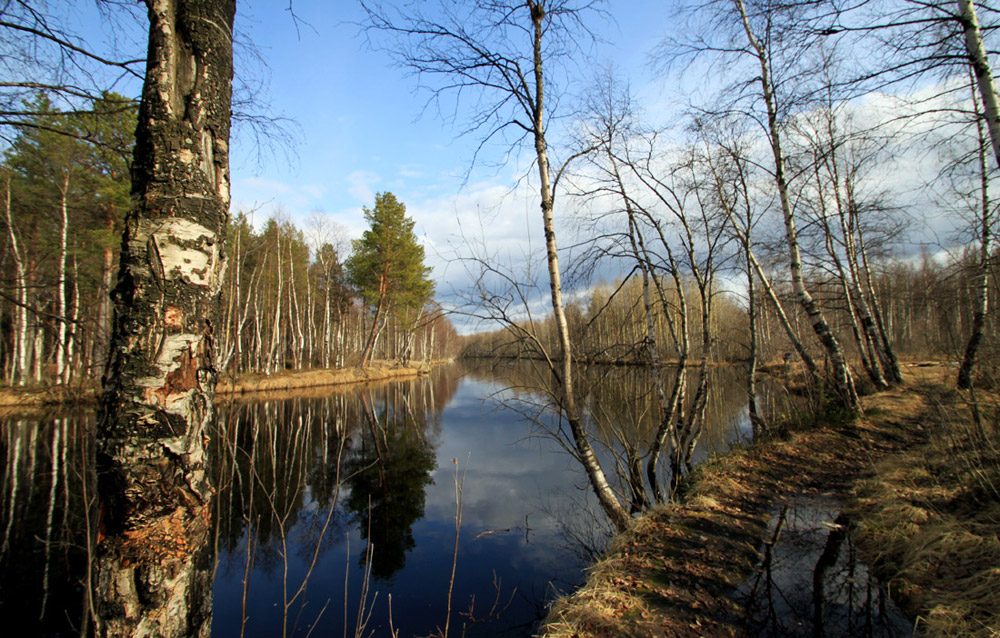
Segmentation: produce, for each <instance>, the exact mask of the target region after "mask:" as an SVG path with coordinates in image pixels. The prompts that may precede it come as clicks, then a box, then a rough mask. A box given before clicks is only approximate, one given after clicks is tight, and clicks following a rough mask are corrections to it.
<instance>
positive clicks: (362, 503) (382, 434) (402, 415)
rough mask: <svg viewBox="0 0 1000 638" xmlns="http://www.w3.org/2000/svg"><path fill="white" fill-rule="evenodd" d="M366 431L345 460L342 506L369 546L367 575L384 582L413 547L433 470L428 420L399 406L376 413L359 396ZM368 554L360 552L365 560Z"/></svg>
mask: <svg viewBox="0 0 1000 638" xmlns="http://www.w3.org/2000/svg"><path fill="white" fill-rule="evenodd" d="M362 403H363V405H364V413H365V421H366V422H367V425H368V429H367V431H365V432H363V433H362V435H361V444H360V445H359V446H358V447H357V448H356V449H355V451H354V453H353V454H352V456H351V458H350V459H349V460H348V461H347V467H346V474H347V475H348V476H349V477H350V478H348V479H347V485H348V486H349V487H350V492H349V494H348V497H347V502H346V504H345V505H346V507H347V510H348V511H349V512H351V514H352V515H353V520H354V522H355V523H356V524H357V525H358V528H359V530H360V531H361V536H362V538H364V539H366V540H367V541H368V542H369V543H370V544H372V545H373V551H372V552H371V562H372V565H371V574H372V576H374V577H375V578H376V579H381V580H387V579H389V578H391V577H392V575H393V574H394V573H396V571H398V570H399V569H400V568H402V567H403V565H404V564H405V563H406V553H407V552H408V551H410V550H411V549H413V546H414V542H413V531H412V527H413V523H414V522H415V521H416V520H417V519H419V518H421V517H423V515H424V502H425V495H424V488H425V487H426V486H427V485H429V484H430V483H431V470H433V469H434V468H435V467H436V462H437V459H436V457H435V454H434V447H433V446H432V445H431V444H430V443H428V441H427V439H426V438H425V436H424V434H425V433H424V429H425V427H426V422H423V423H422V422H421V420H420V418H419V417H418V413H414V412H413V411H412V410H410V409H409V408H410V405H409V403H406V402H403V403H402V405H399V404H397V405H396V406H394V407H392V406H390V405H389V403H388V402H384V403H382V406H381V408H380V409H376V408H375V406H374V404H373V403H372V402H371V401H370V400H369V398H368V397H367V396H365V395H362ZM368 555H369V554H368V553H367V552H366V553H365V554H362V560H364V559H365V558H366V557H367V556H368Z"/></svg>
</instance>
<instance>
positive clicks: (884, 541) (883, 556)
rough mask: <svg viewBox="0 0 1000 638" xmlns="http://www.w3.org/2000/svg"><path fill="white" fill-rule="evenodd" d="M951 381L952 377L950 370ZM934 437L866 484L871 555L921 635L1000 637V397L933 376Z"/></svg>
mask: <svg viewBox="0 0 1000 638" xmlns="http://www.w3.org/2000/svg"><path fill="white" fill-rule="evenodd" d="M948 381H951V379H950V378H949V379H948ZM918 390H919V391H920V392H922V393H923V394H924V396H925V399H926V403H927V409H926V410H925V412H924V419H925V420H924V427H925V428H926V430H927V432H928V439H927V441H926V442H925V443H924V444H922V445H920V446H918V447H915V448H913V449H911V450H908V451H906V452H903V453H901V454H897V455H893V456H892V457H889V458H887V459H885V460H883V461H882V462H881V463H879V464H878V465H877V466H876V468H875V471H874V472H873V473H872V475H871V476H869V477H867V478H865V479H864V480H862V481H860V482H859V483H858V485H857V499H856V502H855V507H856V509H857V511H858V513H859V514H860V518H861V524H860V526H859V535H860V541H861V547H862V551H863V554H864V557H865V559H866V561H867V562H869V563H870V564H873V565H874V566H875V567H876V570H877V572H878V573H879V574H880V576H881V577H882V578H883V580H884V581H885V582H887V583H888V585H889V588H890V591H891V592H892V594H893V597H894V598H895V599H896V601H897V602H898V603H899V604H900V605H901V606H902V608H903V609H904V610H905V611H906V612H907V613H908V614H909V615H910V616H912V617H914V618H916V619H917V630H918V633H919V634H920V635H922V636H969V637H977V636H982V637H995V636H1000V438H998V434H1000V428H998V426H997V420H998V410H997V406H998V396H997V394H996V393H990V392H981V393H980V394H979V396H978V397H977V398H978V399H979V408H980V410H979V411H980V424H981V427H980V426H977V425H976V423H975V419H974V418H973V413H972V410H971V406H970V405H969V404H968V403H967V400H968V394H967V393H964V392H958V391H956V390H954V389H952V384H951V383H948V384H947V385H945V384H942V383H936V382H933V381H932V380H929V379H928V380H926V381H925V382H924V383H923V384H921V386H920V387H919V388H918Z"/></svg>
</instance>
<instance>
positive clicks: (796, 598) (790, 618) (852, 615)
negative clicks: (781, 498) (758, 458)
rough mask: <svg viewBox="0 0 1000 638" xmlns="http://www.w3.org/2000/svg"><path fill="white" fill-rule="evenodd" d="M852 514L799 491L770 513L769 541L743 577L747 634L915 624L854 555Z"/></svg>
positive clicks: (897, 631)
mask: <svg viewBox="0 0 1000 638" xmlns="http://www.w3.org/2000/svg"><path fill="white" fill-rule="evenodd" d="M852 525H853V521H852V520H851V518H850V517H849V516H848V515H847V514H845V513H841V512H839V511H838V504H837V503H836V502H835V501H834V500H833V499H830V498H823V497H815V496H808V497H807V496H802V497H799V498H796V499H794V500H793V501H792V502H790V503H789V504H787V506H785V507H783V508H782V510H781V511H780V512H779V513H778V514H777V515H776V516H775V517H774V518H773V519H772V521H771V525H770V532H771V535H770V537H771V542H770V543H768V544H767V545H766V546H765V548H764V552H763V558H762V560H761V563H760V564H759V565H758V570H757V573H756V574H755V575H754V577H752V578H750V579H749V580H748V581H747V582H746V583H744V584H743V586H742V588H741V591H740V594H739V595H740V597H741V598H742V599H743V602H744V603H745V608H746V610H747V614H748V617H747V619H746V627H747V631H748V633H749V635H751V636H759V637H762V638H764V637H767V638H772V637H773V638H778V637H781V636H803V637H805V636H809V637H813V638H819V637H827V638H833V637H844V638H852V637H857V638H903V637H905V636H910V635H912V633H913V623H912V622H910V621H909V620H908V619H907V618H906V617H905V616H904V615H903V614H902V612H900V611H899V610H898V609H897V608H896V606H895V604H894V603H893V602H892V600H891V599H890V598H889V596H888V593H887V592H886V590H885V587H884V586H882V585H881V584H880V583H879V582H878V581H877V580H876V579H875V578H874V576H873V575H872V574H871V573H870V571H869V570H868V567H867V566H866V565H865V564H864V563H862V562H860V560H859V559H858V556H857V553H856V550H855V545H854V537H853V534H852V531H853V530H852Z"/></svg>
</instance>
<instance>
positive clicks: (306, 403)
mask: <svg viewBox="0 0 1000 638" xmlns="http://www.w3.org/2000/svg"><path fill="white" fill-rule="evenodd" d="M462 374H464V371H463V370H462V369H459V368H452V369H442V370H436V371H435V372H434V373H433V374H432V375H431V377H430V378H421V379H413V380H409V381H401V382H394V383H389V384H381V385H377V386H369V387H357V386H354V387H349V388H343V389H341V390H333V391H332V390H331V389H330V388H323V389H316V390H315V391H314V392H312V393H299V394H297V395H295V396H291V397H290V396H287V395H285V396H282V397H257V398H256V399H254V400H250V401H239V402H232V403H230V404H229V405H224V406H221V407H220V410H219V420H218V422H217V425H216V431H215V432H213V442H212V445H211V447H210V450H209V452H210V454H211V464H210V470H211V472H212V473H213V482H214V484H215V485H216V486H217V490H218V493H217V496H216V498H215V500H214V502H213V508H214V512H213V518H214V524H213V528H212V530H211V533H212V538H211V540H210V542H209V545H210V550H211V555H213V556H214V557H215V562H214V565H208V566H207V567H209V568H210V569H209V570H208V571H206V572H205V578H206V582H213V589H214V591H213V601H214V602H213V632H214V633H215V634H216V635H225V636H231V635H232V636H237V635H246V636H251V635H253V636H278V635H282V634H285V635H287V634H291V633H295V631H296V630H298V631H299V632H301V633H306V632H307V631H309V630H310V629H313V633H314V635H321V634H322V635H331V634H336V635H341V634H343V633H344V631H345V630H346V632H347V633H348V634H352V635H353V633H354V631H355V629H357V628H359V627H361V626H364V625H365V623H366V620H365V617H363V616H362V617H361V618H360V620H359V614H358V610H359V609H364V610H370V611H372V613H371V616H370V617H368V620H367V623H368V626H367V630H368V632H372V631H374V632H375V633H376V634H378V635H385V634H386V632H387V630H388V625H387V618H388V605H387V598H388V595H389V594H391V595H392V608H393V613H394V623H395V627H396V628H397V629H400V630H401V631H400V635H415V634H416V635H426V634H427V633H428V632H432V631H433V630H434V627H436V626H443V623H444V619H445V610H446V596H447V591H448V585H449V583H448V575H449V573H450V570H451V563H452V558H453V551H454V547H455V528H454V516H455V496H454V493H453V492H454V490H453V488H452V485H451V484H450V483H451V474H452V469H453V468H452V467H451V464H450V463H445V464H443V465H445V466H446V467H444V468H438V467H437V459H438V458H441V459H450V458H453V457H457V458H463V459H464V458H466V457H467V455H468V454H469V453H470V452H471V460H470V462H469V466H468V475H467V478H466V481H465V486H464V513H463V519H462V528H461V537H460V547H459V551H458V562H457V570H456V582H455V594H454V599H453V603H454V604H453V609H454V610H465V609H467V608H468V607H469V605H470V604H471V601H473V600H475V601H476V611H477V616H480V615H482V614H483V613H485V611H486V608H488V607H489V604H488V602H489V601H492V600H493V599H494V598H495V597H496V596H497V593H496V590H495V588H494V585H493V578H494V574H495V576H496V578H497V580H498V581H502V592H501V598H502V600H503V601H506V600H508V598H509V596H510V595H511V593H512V592H513V591H514V590H515V589H516V591H517V595H516V596H515V597H514V598H513V602H512V603H511V606H510V608H509V609H508V610H507V612H506V615H505V616H504V617H503V618H502V619H500V620H499V621H493V622H490V623H483V624H480V625H477V626H476V627H474V628H473V629H472V630H471V631H470V633H469V636H470V637H471V636H490V635H495V634H496V633H498V632H502V631H507V632H508V635H513V636H517V635H522V636H527V635H530V634H531V632H532V629H533V624H532V623H533V621H535V620H536V619H537V618H538V616H539V614H540V613H544V605H545V601H546V600H549V599H550V598H551V597H552V596H553V595H554V592H557V591H566V590H568V589H571V588H573V587H574V586H576V585H577V584H579V580H580V578H581V574H582V569H583V567H584V566H585V563H586V561H583V560H581V559H580V558H578V556H577V555H576V554H575V550H577V549H578V548H573V549H568V548H567V543H574V542H577V543H580V542H582V543H583V544H585V545H587V546H589V547H590V548H591V549H592V550H599V549H600V546H601V544H602V543H603V542H605V541H606V539H607V536H605V535H604V534H601V533H600V531H601V530H602V529H603V527H602V526H601V525H596V524H595V518H594V516H600V511H599V509H598V508H597V507H596V504H595V502H594V499H593V497H592V495H590V494H589V493H588V492H586V491H580V490H578V489H577V488H579V487H581V486H584V485H585V484H586V483H585V480H584V479H583V474H582V472H581V471H579V468H578V467H577V466H576V465H575V461H574V460H573V458H572V457H571V456H568V455H566V454H564V453H561V452H560V446H559V445H558V443H557V442H556V441H555V440H553V439H552V438H550V437H547V436H535V435H537V434H538V433H539V430H538V428H532V427H529V426H528V425H526V424H524V423H523V422H520V421H519V420H518V418H517V416H518V415H517V414H516V413H514V412H511V411H510V410H509V409H508V408H509V407H510V403H509V402H502V403H501V404H498V405H494V404H492V403H487V404H484V403H483V402H482V401H481V399H482V398H483V397H485V396H488V395H494V396H495V395H496V393H499V395H500V396H501V397H504V398H508V399H509V398H511V397H516V398H517V399H518V400H519V401H520V403H519V406H520V408H522V409H523V410H522V411H527V412H528V413H529V414H530V415H531V416H534V417H537V420H536V421H535V423H536V425H537V424H541V425H542V426H545V427H553V428H557V427H558V423H554V422H553V421H554V417H553V413H552V412H551V411H550V410H548V408H547V407H546V403H545V399H544V397H539V395H538V394H536V393H532V392H530V391H529V390H527V389H525V390H523V391H521V390H517V389H514V390H511V389H510V388H518V387H524V388H526V386H527V385H528V383H527V382H526V381H525V380H524V377H523V376H521V377H519V376H517V375H518V372H517V370H516V369H515V370H507V371H506V372H504V373H503V375H502V376H501V377H497V376H495V375H493V374H490V373H476V374H475V375H474V377H475V378H466V379H464V380H462V381H461V384H462V386H461V391H460V392H459V383H460V378H461V375H462ZM634 374H642V373H641V371H637V370H625V369H621V368H618V369H607V370H603V371H599V374H597V375H596V376H594V377H592V378H588V380H587V381H586V382H585V383H582V384H581V387H582V388H584V389H585V390H586V393H585V395H584V396H585V404H586V406H587V415H586V418H587V419H589V421H588V424H589V427H591V428H592V431H593V432H595V433H596V434H595V436H599V437H601V441H602V446H603V447H602V449H601V453H602V454H603V455H604V458H603V459H602V460H603V461H604V462H606V463H608V464H609V465H608V466H609V467H612V466H618V467H620V468H622V469H623V470H625V475H624V479H623V480H627V479H628V473H627V470H628V464H627V463H625V461H627V459H628V455H629V452H628V450H627V449H625V448H624V447H622V445H623V444H622V439H624V438H628V439H631V440H635V441H639V442H640V444H641V445H643V446H644V445H646V442H648V438H649V435H650V432H651V430H652V429H653V428H654V427H655V424H656V419H655V415H654V414H652V412H653V410H652V408H653V407H654V405H655V401H654V398H653V397H652V396H651V395H650V394H649V391H648V388H649V384H648V383H646V382H640V381H635V380H633V379H632V377H633V375H634ZM727 375H728V376H727ZM477 378H478V379H480V380H478V381H477V380H476V379H477ZM714 379H715V381H714V382H715V383H717V384H719V385H717V386H716V388H721V389H720V390H713V391H712V392H711V393H710V394H709V400H708V403H707V409H706V427H705V429H704V431H703V434H702V437H701V439H700V443H701V447H700V448H699V451H698V452H697V453H696V455H695V456H696V457H699V456H702V455H704V454H708V453H710V452H711V451H724V450H725V449H726V447H727V446H728V443H729V442H730V441H731V440H732V439H733V438H734V437H735V436H737V434H736V433H737V432H740V431H741V430H746V432H747V433H748V432H749V424H748V423H745V412H744V411H743V406H744V405H745V404H743V403H741V399H742V398H743V396H744V395H743V393H742V392H733V391H726V388H729V387H742V385H741V383H742V382H741V379H740V378H738V373H736V371H734V370H720V371H718V372H717V373H715V376H714ZM505 388H506V389H505ZM453 398H454V399H456V400H454V401H453V400H452V399H453ZM446 405H447V406H448V410H447V414H446V416H442V412H443V410H444V408H445V406H446ZM533 406H534V407H539V409H540V410H541V414H539V413H537V412H531V409H532V407H533ZM63 416H65V415H59V416H58V417H56V418H54V417H53V416H51V415H48V416H46V415H39V416H37V417H34V418H31V419H28V418H24V419H6V420H4V422H3V423H2V428H0V458H3V459H5V460H6V465H5V468H4V471H3V473H2V478H3V483H2V484H0V485H2V489H3V497H4V498H3V503H2V508H3V509H2V515H3V516H2V518H0V532H2V533H3V537H2V540H3V543H4V545H3V552H2V555H0V567H2V572H0V622H2V623H3V624H0V626H17V627H25V628H26V631H25V632H24V633H25V634H26V635H40V634H46V635H54V636H59V635H78V634H79V628H80V627H81V626H83V625H84V624H85V623H86V622H87V615H88V614H89V613H90V612H89V602H88V599H87V597H86V592H87V590H88V588H87V578H88V570H87V567H86V566H87V556H88V554H87V548H88V547H92V546H93V539H94V538H95V536H96V531H95V526H94V524H93V520H94V519H93V518H92V513H93V508H92V507H89V506H88V504H92V503H93V491H92V488H93V474H92V473H93V466H92V465H89V463H91V462H92V461H91V460H90V459H92V458H93V443H92V428H93V422H92V419H90V418H72V419H65V418H63ZM463 471H464V470H463ZM435 478H436V479H437V484H435V483H434V482H433V480H434V479H435ZM624 485H625V483H624V482H622V480H619V482H618V483H617V486H618V489H623V486H624ZM623 493H624V492H623ZM46 539H48V542H47V543H46ZM366 546H367V547H366ZM367 549H371V553H370V554H369V552H368V551H367ZM46 550H48V551H46ZM369 570H370V571H369ZM46 573H47V574H48V575H47V577H46ZM366 574H370V576H371V579H370V582H367V581H366ZM345 577H348V578H347V580H348V581H349V582H348V583H347V585H346V586H345ZM366 585H367V589H366ZM46 588H47V592H48V593H47V594H46ZM43 600H44V601H45V612H44V618H43V619H42V620H37V619H38V617H39V615H40V613H41V609H42V601H43ZM460 618H462V622H465V619H464V617H460V616H458V615H457V614H454V615H453V621H457V620H459V619H460ZM453 624H454V623H453Z"/></svg>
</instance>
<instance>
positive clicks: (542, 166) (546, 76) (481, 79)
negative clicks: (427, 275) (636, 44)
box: [362, 0, 628, 529]
mask: <svg viewBox="0 0 1000 638" xmlns="http://www.w3.org/2000/svg"><path fill="white" fill-rule="evenodd" d="M428 4H432V5H433V6H428ZM594 4H595V2H593V1H592V0H589V1H588V0H468V1H466V2H453V1H445V2H439V3H425V4H421V5H408V6H407V8H406V9H405V10H389V9H386V8H385V7H383V6H382V5H381V4H380V3H377V2H362V6H363V7H364V9H365V11H366V12H367V24H366V26H367V28H368V29H369V32H373V33H383V34H386V35H388V36H390V37H391V38H392V45H390V51H391V52H392V53H393V54H394V55H395V56H396V58H397V60H398V61H399V63H400V64H401V65H402V66H403V67H405V68H407V69H409V70H411V71H413V72H414V73H416V74H417V75H419V76H420V77H421V78H426V79H428V80H431V81H432V82H435V83H437V84H433V85H432V86H436V87H437V88H436V89H432V90H433V94H432V100H441V99H443V98H445V97H446V96H448V97H451V96H454V97H456V98H457V99H461V98H462V97H463V94H464V93H465V92H472V93H474V94H475V95H477V96H478V98H476V100H478V101H476V105H477V109H476V111H475V113H474V115H473V116H472V119H471V122H470V123H469V127H468V128H467V129H466V132H470V133H473V132H476V133H482V134H483V138H484V139H483V142H482V144H486V143H487V142H488V141H490V140H492V139H493V138H496V137H501V138H503V137H504V136H512V137H513V139H510V137H507V139H508V141H510V142H511V143H512V144H513V145H515V146H517V145H519V144H521V143H530V144H531V147H532V149H533V151H534V159H535V168H536V169H537V171H538V196H539V206H540V209H541V216H542V226H543V232H544V235H545V259H546V267H547V270H548V275H549V296H550V299H551V303H552V311H553V318H554V322H555V325H556V329H557V333H558V342H559V349H560V352H559V355H558V356H557V357H553V358H549V359H547V360H548V361H549V362H550V366H551V373H552V375H553V377H554V378H555V379H556V385H557V386H558V390H557V392H556V393H555V394H556V396H557V403H558V408H559V411H560V413H561V415H562V416H563V417H565V419H566V421H567V423H568V425H569V429H570V433H571V435H570V436H571V438H572V446H573V451H574V453H575V454H576V456H577V458H578V459H579V460H580V462H581V463H582V465H583V467H584V470H585V472H586V474H587V478H588V480H589V482H590V484H591V487H592V488H593V489H594V492H595V493H596V494H597V498H598V500H599V502H600V504H601V507H602V509H603V510H604V511H605V513H606V514H607V515H608V517H609V518H610V520H611V521H612V523H613V524H614V525H615V526H616V527H617V528H619V529H623V528H624V527H625V525H626V524H627V521H628V513H627V512H626V511H625V509H624V507H623V506H622V504H621V501H620V500H619V498H618V496H617V494H615V491H614V490H613V488H612V487H611V485H610V484H609V482H608V480H607V477H606V475H605V474H604V471H603V469H602V468H601V465H600V462H599V461H598V459H597V456H596V455H595V453H594V449H593V446H592V444H591V441H590V438H589V435H588V434H587V432H586V429H585V427H584V423H583V420H582V418H581V415H580V411H579V407H578V405H577V400H576V396H575V392H574V387H573V344H572V342H571V340H570V332H569V324H568V322H567V319H566V311H565V305H564V302H563V291H562V275H561V272H560V268H559V254H558V246H557V243H556V233H555V221H554V215H555V213H554V211H555V193H556V186H557V184H558V181H559V175H560V173H561V171H560V170H559V169H558V168H556V169H555V171H553V166H552V162H551V160H550V157H549V143H548V138H547V135H546V134H547V126H548V124H549V118H548V112H547V109H548V108H549V103H548V102H547V97H548V94H547V91H548V90H549V89H550V88H551V87H552V79H553V78H552V76H553V70H552V68H551V67H552V65H553V63H555V62H556V58H558V57H564V56H568V55H569V54H570V52H571V51H578V50H579V48H578V45H577V44H576V38H578V37H579V36H580V35H581V34H585V33H586V28H585V26H584V24H583V18H584V14H585V13H586V12H587V11H588V10H590V11H592V10H594ZM480 148H482V145H481V146H480Z"/></svg>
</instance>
